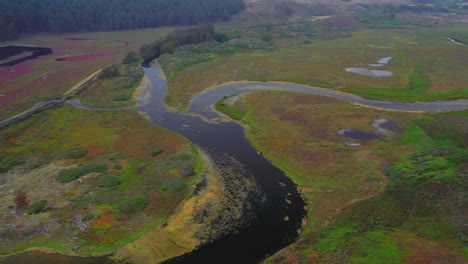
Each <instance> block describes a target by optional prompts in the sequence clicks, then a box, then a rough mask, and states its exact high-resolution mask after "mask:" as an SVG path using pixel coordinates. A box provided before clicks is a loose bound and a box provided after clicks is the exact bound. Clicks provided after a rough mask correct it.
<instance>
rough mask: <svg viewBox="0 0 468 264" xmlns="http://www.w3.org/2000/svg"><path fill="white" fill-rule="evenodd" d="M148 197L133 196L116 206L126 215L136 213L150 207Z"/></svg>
mask: <svg viewBox="0 0 468 264" xmlns="http://www.w3.org/2000/svg"><path fill="white" fill-rule="evenodd" d="M149 203H150V202H149V201H148V198H146V196H131V197H126V198H125V199H123V200H121V201H119V202H118V203H117V204H116V205H115V206H116V207H117V208H118V209H119V211H121V212H124V213H135V212H139V211H141V210H143V209H145V207H146V206H148V205H149Z"/></svg>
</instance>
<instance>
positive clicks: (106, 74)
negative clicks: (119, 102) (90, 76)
mask: <svg viewBox="0 0 468 264" xmlns="http://www.w3.org/2000/svg"><path fill="white" fill-rule="evenodd" d="M119 76H120V71H119V65H117V64H112V65H110V66H108V67H106V68H104V69H103V70H102V72H101V74H100V75H99V78H100V79H108V78H112V77H119Z"/></svg>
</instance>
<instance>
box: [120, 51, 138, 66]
mask: <svg viewBox="0 0 468 264" xmlns="http://www.w3.org/2000/svg"><path fill="white" fill-rule="evenodd" d="M139 59H140V56H139V55H138V53H136V52H135V51H130V52H128V53H127V54H125V57H124V58H123V60H122V63H123V64H131V63H134V62H137V61H138V60H139Z"/></svg>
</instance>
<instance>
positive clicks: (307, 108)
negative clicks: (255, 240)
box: [218, 92, 468, 263]
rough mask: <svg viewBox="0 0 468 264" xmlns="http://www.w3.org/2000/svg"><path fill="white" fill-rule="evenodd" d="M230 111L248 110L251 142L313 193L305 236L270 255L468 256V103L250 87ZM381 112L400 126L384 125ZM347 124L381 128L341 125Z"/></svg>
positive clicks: (345, 259) (340, 258) (343, 258)
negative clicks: (466, 226)
mask: <svg viewBox="0 0 468 264" xmlns="http://www.w3.org/2000/svg"><path fill="white" fill-rule="evenodd" d="M224 104H226V102H224ZM218 109H220V110H223V108H218ZM233 109H235V110H233ZM225 112H226V113H227V114H229V113H236V114H237V113H244V117H243V119H242V121H243V122H244V123H245V124H247V125H248V126H249V129H248V130H247V132H246V133H247V137H248V139H249V140H250V142H252V144H253V145H254V146H255V147H256V148H257V149H258V150H259V151H260V152H262V154H263V155H265V156H266V157H267V158H268V159H269V160H271V161H272V163H273V164H275V166H277V167H279V168H281V169H282V170H283V171H285V172H286V174H287V175H288V176H289V177H291V178H292V179H294V180H295V181H296V182H297V183H298V185H299V186H300V188H301V190H302V192H303V193H304V195H305V197H306V200H307V206H308V224H307V227H306V229H305V231H304V233H303V234H302V236H301V238H300V239H299V241H298V242H297V243H295V244H293V245H292V246H290V247H288V248H286V249H284V250H282V251H280V252H279V253H277V254H275V255H274V256H273V257H272V258H269V259H268V260H267V261H266V262H267V263H419V262H421V263H425V262H424V261H431V260H437V261H442V262H443V261H445V262H447V261H448V263H464V262H465V261H466V257H465V256H464V253H463V243H462V241H461V238H460V237H461V236H462V234H463V231H462V226H463V221H462V220H461V219H463V215H464V211H463V209H462V203H458V204H452V203H451V202H450V201H453V199H455V198H454V197H457V195H461V193H463V187H461V186H463V183H462V182H463V175H466V157H468V155H467V153H466V144H467V142H466V135H467V131H466V124H467V115H466V112H465V113H464V112H462V113H453V114H446V115H443V114H439V115H419V114H402V113H395V112H385V111H378V110H373V109H366V108H362V107H359V106H355V105H352V104H349V103H345V102H342V101H338V100H335V99H330V98H325V97H318V96H309V95H302V94H293V93H277V92H263V93H255V94H250V95H247V96H244V97H243V98H242V99H238V101H237V102H235V103H234V105H231V106H230V107H229V108H228V111H225ZM236 117H238V116H236ZM382 118H384V119H388V120H393V121H395V122H396V125H397V127H398V128H397V129H395V130H394V131H395V132H393V133H391V134H386V133H385V134H379V132H378V129H376V127H375V126H374V125H373V122H374V121H375V120H376V119H382ZM278 124H281V125H278ZM346 128H352V129H355V130H358V131H362V132H368V133H373V134H375V135H378V136H377V138H374V139H368V140H356V139H352V138H349V137H344V136H342V135H340V134H339V133H337V132H338V131H339V130H341V129H346ZM350 142H353V143H358V144H360V146H349V143H350ZM457 186H459V187H457Z"/></svg>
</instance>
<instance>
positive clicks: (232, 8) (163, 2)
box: [0, 0, 245, 40]
mask: <svg viewBox="0 0 468 264" xmlns="http://www.w3.org/2000/svg"><path fill="white" fill-rule="evenodd" d="M244 8H245V4H244V2H243V1H242V0H132V1H128V0H93V1H89V0H0V40H13V39H16V38H17V35H18V34H19V33H32V32H52V33H62V32H76V31H98V30H124V29H135V28H145V27H157V26H167V25H192V24H197V23H199V22H202V21H223V20H227V19H228V18H229V17H230V16H231V15H233V14H235V13H237V12H239V11H241V10H243V9H244Z"/></svg>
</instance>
